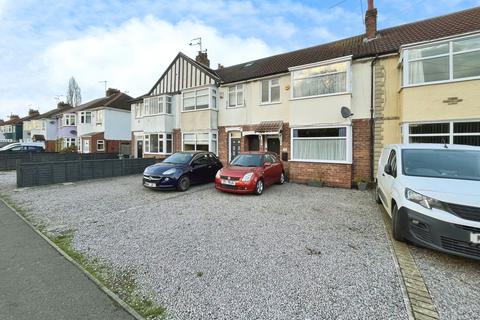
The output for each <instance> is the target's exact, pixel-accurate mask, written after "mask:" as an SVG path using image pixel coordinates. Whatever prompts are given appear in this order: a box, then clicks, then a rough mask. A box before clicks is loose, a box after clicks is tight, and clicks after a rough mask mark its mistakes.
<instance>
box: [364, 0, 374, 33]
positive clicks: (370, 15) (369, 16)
mask: <svg viewBox="0 0 480 320" xmlns="http://www.w3.org/2000/svg"><path fill="white" fill-rule="evenodd" d="M365 31H366V36H367V40H371V39H375V37H376V36H377V9H376V8H375V7H374V4H373V0H368V9H367V12H366V13H365Z"/></svg>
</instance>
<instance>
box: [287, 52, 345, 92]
mask: <svg viewBox="0 0 480 320" xmlns="http://www.w3.org/2000/svg"><path fill="white" fill-rule="evenodd" d="M336 61H338V60H336ZM291 70H292V88H293V90H292V98H293V99H298V98H307V97H319V96H325V95H333V94H342V93H349V92H350V91H351V85H350V83H351V81H350V78H351V76H350V74H351V71H350V70H351V62H350V60H346V61H345V59H343V61H339V62H332V63H325V62H324V63H321V64H319V65H314V66H309V67H305V68H303V67H294V68H291Z"/></svg>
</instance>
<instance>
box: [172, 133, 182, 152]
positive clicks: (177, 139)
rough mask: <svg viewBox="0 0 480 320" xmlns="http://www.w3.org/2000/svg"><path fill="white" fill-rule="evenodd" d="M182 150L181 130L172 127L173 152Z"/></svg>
mask: <svg viewBox="0 0 480 320" xmlns="http://www.w3.org/2000/svg"><path fill="white" fill-rule="evenodd" d="M179 151H182V131H181V130H180V129H173V152H179Z"/></svg>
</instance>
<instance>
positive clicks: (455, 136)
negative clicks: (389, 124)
mask: <svg viewBox="0 0 480 320" xmlns="http://www.w3.org/2000/svg"><path fill="white" fill-rule="evenodd" d="M403 139H404V142H405V143H446V144H465V145H473V146H480V121H449V122H430V123H406V124H404V125H403Z"/></svg>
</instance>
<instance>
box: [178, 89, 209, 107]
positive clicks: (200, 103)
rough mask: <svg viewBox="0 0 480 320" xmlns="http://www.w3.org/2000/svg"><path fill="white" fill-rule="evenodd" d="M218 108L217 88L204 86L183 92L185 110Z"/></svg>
mask: <svg viewBox="0 0 480 320" xmlns="http://www.w3.org/2000/svg"><path fill="white" fill-rule="evenodd" d="M208 108H212V109H216V108H217V90H216V89H213V88H204V89H198V90H193V91H187V92H184V93H183V111H194V110H202V109H208Z"/></svg>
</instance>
